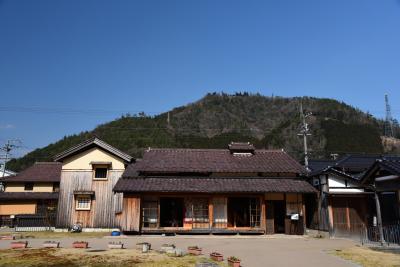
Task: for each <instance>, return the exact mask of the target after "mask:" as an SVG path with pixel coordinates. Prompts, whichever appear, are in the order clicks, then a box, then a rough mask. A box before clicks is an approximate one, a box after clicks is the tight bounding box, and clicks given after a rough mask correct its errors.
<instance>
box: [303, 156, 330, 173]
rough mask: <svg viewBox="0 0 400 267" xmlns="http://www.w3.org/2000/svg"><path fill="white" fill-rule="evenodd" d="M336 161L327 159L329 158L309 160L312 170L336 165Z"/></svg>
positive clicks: (309, 166)
mask: <svg viewBox="0 0 400 267" xmlns="http://www.w3.org/2000/svg"><path fill="white" fill-rule="evenodd" d="M335 163H336V161H335V160H327V159H321V160H317V159H312V160H310V161H309V162H308V168H310V170H311V171H313V172H314V171H320V170H323V169H325V168H327V167H330V166H333V165H335Z"/></svg>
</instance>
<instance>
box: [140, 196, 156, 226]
mask: <svg viewBox="0 0 400 267" xmlns="http://www.w3.org/2000/svg"><path fill="white" fill-rule="evenodd" d="M142 215H143V216H142V222H143V227H148V228H156V227H157V225H158V201H150V200H145V201H143V206H142Z"/></svg>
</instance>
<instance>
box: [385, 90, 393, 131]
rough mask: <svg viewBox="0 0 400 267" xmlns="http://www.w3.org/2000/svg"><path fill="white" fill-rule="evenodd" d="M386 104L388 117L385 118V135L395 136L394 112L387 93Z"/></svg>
mask: <svg viewBox="0 0 400 267" xmlns="http://www.w3.org/2000/svg"><path fill="white" fill-rule="evenodd" d="M385 105H386V119H385V136H387V137H393V136H394V135H393V119H392V112H391V110H390V105H389V97H388V95H387V94H385Z"/></svg>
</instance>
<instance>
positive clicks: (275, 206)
mask: <svg viewBox="0 0 400 267" xmlns="http://www.w3.org/2000/svg"><path fill="white" fill-rule="evenodd" d="M266 216H267V234H278V233H285V216H286V203H285V201H284V200H269V201H268V202H267V214H266Z"/></svg>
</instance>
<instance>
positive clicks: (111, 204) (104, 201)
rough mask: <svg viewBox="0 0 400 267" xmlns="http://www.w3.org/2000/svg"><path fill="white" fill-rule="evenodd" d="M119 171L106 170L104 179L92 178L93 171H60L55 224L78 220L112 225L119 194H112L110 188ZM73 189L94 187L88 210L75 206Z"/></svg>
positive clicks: (86, 224)
mask: <svg viewBox="0 0 400 267" xmlns="http://www.w3.org/2000/svg"><path fill="white" fill-rule="evenodd" d="M121 175H122V171H119V170H118V171H113V170H110V171H109V176H108V179H107V180H106V181H95V180H93V172H92V171H91V170H87V171H63V172H62V174H61V181H60V193H59V201H58V210H59V211H62V212H58V214H57V227H63V228H68V227H71V226H72V225H73V224H74V223H77V222H80V223H82V224H83V227H87V228H113V227H116V225H117V223H116V219H115V213H116V210H115V208H116V207H118V206H121V205H122V204H121V203H120V204H117V203H116V201H119V202H122V198H121V197H120V196H116V195H114V193H113V191H112V188H113V187H114V185H115V184H116V182H117V181H118V179H119V178H120V177H121ZM74 191H94V197H93V199H92V203H91V209H90V211H77V210H75V205H76V203H75V197H74Z"/></svg>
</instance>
